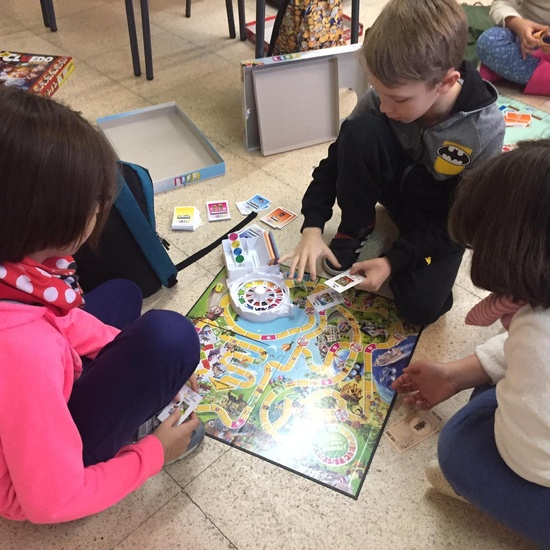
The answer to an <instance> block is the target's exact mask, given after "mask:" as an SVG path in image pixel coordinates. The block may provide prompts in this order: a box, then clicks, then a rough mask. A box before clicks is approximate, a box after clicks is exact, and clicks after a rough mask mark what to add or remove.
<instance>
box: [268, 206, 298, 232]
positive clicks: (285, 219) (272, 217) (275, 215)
mask: <svg viewBox="0 0 550 550" xmlns="http://www.w3.org/2000/svg"><path fill="white" fill-rule="evenodd" d="M296 218H297V215H296V214H295V213H294V212H292V211H291V210H288V209H286V208H283V207H282V206H278V207H277V208H275V210H272V211H271V212H270V213H269V214H266V215H265V216H263V217H262V218H260V221H262V222H264V223H266V224H267V225H269V226H270V227H273V228H274V229H282V228H283V227H286V226H287V225H288V224H289V223H290V222H291V221H294V220H295V219H296Z"/></svg>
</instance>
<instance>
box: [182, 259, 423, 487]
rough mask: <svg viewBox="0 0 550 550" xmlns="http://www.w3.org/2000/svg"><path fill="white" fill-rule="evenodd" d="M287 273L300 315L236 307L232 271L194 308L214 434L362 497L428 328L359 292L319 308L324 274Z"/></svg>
mask: <svg viewBox="0 0 550 550" xmlns="http://www.w3.org/2000/svg"><path fill="white" fill-rule="evenodd" d="M305 279H306V280H305V282H303V283H297V282H295V281H294V280H290V279H288V278H285V279H284V281H285V284H286V286H287V288H288V291H289V292H290V297H291V300H292V304H293V308H292V311H293V315H292V316H291V317H281V318H278V319H275V320H272V321H269V322H263V323H258V322H252V321H248V320H246V319H244V318H242V317H239V316H238V315H236V314H235V312H234V310H233V308H232V307H231V303H230V298H229V294H228V291H227V285H226V270H225V269H224V270H222V271H221V272H220V273H219V274H218V276H217V277H216V278H215V279H214V281H212V283H211V284H210V286H209V287H208V289H207V290H206V291H205V292H204V294H203V295H202V296H201V298H199V300H198V301H197V303H196V304H195V305H194V306H193V308H192V309H191V311H190V312H189V314H188V315H189V317H190V318H191V319H192V321H193V322H194V324H195V326H196V329H197V332H198V335H199V338H200V341H201V348H202V349H201V364H200V365H199V369H198V370H197V375H198V380H199V393H201V395H202V396H203V400H202V402H201V404H200V405H199V407H198V409H197V412H198V414H199V417H200V418H201V419H202V420H203V421H204V422H205V425H206V430H207V433H208V434H209V435H210V436H212V437H214V438H216V439H218V440H220V441H224V442H226V443H228V444H230V445H232V446H235V447H238V448H239V449H242V450H244V451H248V452H250V453H252V454H254V455H257V456H259V457H261V458H264V459H265V460H268V461H270V462H273V463H275V464H278V465H280V466H282V467H284V468H288V469H290V470H292V471H294V472H296V473H298V474H300V475H302V476H304V477H307V478H310V479H312V480H314V481H317V482H319V483H321V484H323V485H326V486H327V487H330V488H332V489H335V490H336V491H339V492H341V493H343V494H346V495H349V496H351V497H353V498H357V497H358V495H359V492H360V490H361V486H362V484H363V481H364V479H365V476H366V473H367V470H368V468H369V465H370V463H371V460H372V458H373V455H374V451H375V450H376V447H377V445H378V442H379V439H380V436H381V433H382V430H383V428H384V425H385V423H386V420H387V418H388V414H389V411H390V409H391V405H392V402H393V398H394V392H393V391H392V390H391V388H390V385H391V383H392V381H393V380H394V379H395V377H396V376H398V375H399V374H400V372H401V370H402V369H403V367H405V366H406V365H407V364H408V362H409V360H410V357H411V354H412V352H413V350H414V347H415V345H416V342H417V339H418V336H419V332H420V329H419V327H416V326H411V325H407V324H405V323H403V322H402V321H401V320H400V319H399V318H398V316H397V314H396V310H395V306H394V304H393V302H392V301H391V300H388V299H385V298H382V297H379V296H375V295H372V294H369V293H366V292H362V291H356V290H354V289H350V290H348V291H346V292H345V293H344V297H345V302H344V303H342V304H339V305H335V306H332V307H329V308H328V309H326V310H324V311H318V310H317V309H315V308H314V307H311V304H310V303H309V302H308V300H307V297H308V295H310V294H312V293H316V292H319V291H320V290H322V289H327V290H330V289H328V287H326V286H324V285H323V284H322V281H323V279H318V280H316V281H311V280H309V279H308V278H307V277H306V278H305Z"/></svg>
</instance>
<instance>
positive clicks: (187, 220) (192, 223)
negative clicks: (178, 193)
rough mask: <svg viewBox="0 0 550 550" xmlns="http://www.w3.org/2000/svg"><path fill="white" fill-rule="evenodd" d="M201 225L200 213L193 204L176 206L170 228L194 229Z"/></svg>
mask: <svg viewBox="0 0 550 550" xmlns="http://www.w3.org/2000/svg"><path fill="white" fill-rule="evenodd" d="M199 225H202V220H201V215H200V213H199V211H198V210H197V209H196V208H195V207H194V206H176V207H175V208H174V216H173V217H172V229H175V230H178V231H181V230H183V231H195V229H197V227H199Z"/></svg>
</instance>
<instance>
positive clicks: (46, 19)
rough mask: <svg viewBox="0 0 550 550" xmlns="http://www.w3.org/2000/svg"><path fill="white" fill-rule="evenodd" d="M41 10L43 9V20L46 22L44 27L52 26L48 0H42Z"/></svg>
mask: <svg viewBox="0 0 550 550" xmlns="http://www.w3.org/2000/svg"><path fill="white" fill-rule="evenodd" d="M40 8H41V9H42V19H43V20H44V26H46V27H49V26H50V18H49V16H48V8H47V7H46V0H40Z"/></svg>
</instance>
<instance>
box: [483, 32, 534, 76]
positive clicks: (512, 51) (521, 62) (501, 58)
mask: <svg viewBox="0 0 550 550" xmlns="http://www.w3.org/2000/svg"><path fill="white" fill-rule="evenodd" d="M477 56H478V57H479V59H480V60H481V62H482V63H483V64H484V65H486V66H487V67H489V69H491V70H492V71H494V72H495V73H497V74H499V75H500V76H502V77H503V78H505V79H506V80H509V81H510V82H516V83H517V84H521V85H522V86H525V84H527V82H529V79H530V78H531V76H533V73H534V72H535V69H536V68H537V65H538V64H539V62H540V59H539V58H537V57H533V56H532V55H526V56H525V59H523V58H522V56H521V46H520V44H519V42H518V40H517V37H516V35H515V34H514V33H513V32H512V31H511V30H510V29H507V28H506V27H491V28H490V29H487V30H486V31H485V32H484V33H483V34H482V35H481V36H480V37H479V38H478V40H477Z"/></svg>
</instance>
